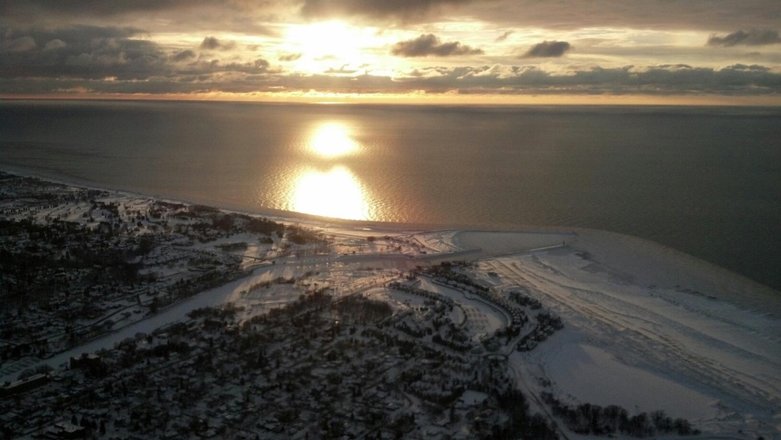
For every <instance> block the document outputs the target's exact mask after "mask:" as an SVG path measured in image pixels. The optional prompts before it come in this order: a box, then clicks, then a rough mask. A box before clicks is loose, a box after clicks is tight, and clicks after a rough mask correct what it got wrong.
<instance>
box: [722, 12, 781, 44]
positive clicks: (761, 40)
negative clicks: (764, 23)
mask: <svg viewBox="0 0 781 440" xmlns="http://www.w3.org/2000/svg"><path fill="white" fill-rule="evenodd" d="M779 6H780V7H781V3H780V4H779ZM778 43H781V37H779V36H778V32H777V31H773V30H768V29H751V30H748V31H744V30H740V31H736V32H732V33H730V34H727V35H724V36H722V37H720V36H717V35H713V36H711V37H710V38H709V39H708V46H727V47H729V46H766V45H768V44H778Z"/></svg>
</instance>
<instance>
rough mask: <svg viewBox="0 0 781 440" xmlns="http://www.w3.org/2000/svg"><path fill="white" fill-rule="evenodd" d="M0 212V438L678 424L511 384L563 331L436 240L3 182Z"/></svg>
mask: <svg viewBox="0 0 781 440" xmlns="http://www.w3.org/2000/svg"><path fill="white" fill-rule="evenodd" d="M0 203H2V205H0V208H1V209H2V218H1V219H0V228H2V230H3V234H2V236H1V237H2V238H0V240H2V243H0V244H1V246H0V252H2V259H0V269H1V271H2V274H3V277H2V281H0V283H2V296H3V297H2V300H3V301H4V304H5V305H6V306H5V307H4V308H3V310H2V316H0V318H2V323H3V325H2V329H3V330H2V336H1V339H0V343H1V344H2V345H1V346H0V349H1V353H2V358H1V359H2V365H0V373H2V377H3V381H4V383H3V385H2V387H1V388H0V413H1V414H2V415H0V426H2V435H4V436H5V437H6V438H16V437H19V436H22V437H32V438H52V439H57V438H171V439H173V438H237V439H255V438H300V439H308V438H443V439H444V438H521V437H523V438H543V439H544V438H559V437H562V436H563V437H566V436H567V433H569V432H575V433H592V434H603V435H608V434H614V433H623V434H625V435H634V436H646V435H652V434H655V433H676V434H679V435H687V434H693V433H696V432H697V430H696V429H694V428H693V427H692V426H691V425H690V424H689V423H688V422H687V421H686V420H684V419H672V418H670V417H667V416H666V415H665V414H664V412H661V411H657V412H655V413H653V414H652V415H651V416H649V415H648V414H646V413H642V414H635V415H630V414H629V413H628V412H627V411H626V410H624V409H623V408H620V407H617V406H612V407H608V408H605V409H604V410H603V409H602V408H601V407H599V406H598V405H590V404H588V403H585V404H584V403H581V402H569V403H568V402H567V401H561V400H559V399H558V398H557V397H556V396H554V394H553V393H552V390H551V389H550V388H549V386H548V385H547V384H546V383H545V380H543V379H541V378H538V379H537V380H535V381H534V385H533V386H532V387H531V388H530V387H529V385H528V384H527V385H526V386H525V389H522V388H521V387H520V386H519V385H520V383H519V381H524V380H525V381H528V380H530V379H532V378H531V377H529V378H527V377H525V375H524V372H523V371H522V369H520V367H519V365H518V364H517V363H516V362H515V361H511V359H518V356H522V355H523V354H524V353H529V352H533V351H534V350H535V348H536V347H537V346H538V345H539V344H543V343H544V341H545V340H546V339H547V338H549V337H550V336H551V335H554V334H556V333H557V332H558V331H560V330H562V329H563V328H565V325H566V323H565V322H564V321H563V320H562V319H561V317H559V316H557V314H556V313H555V312H554V311H552V310H549V309H547V308H546V307H545V306H544V304H542V303H541V301H540V300H539V299H538V298H536V297H535V292H534V289H533V286H531V285H520V284H512V283H504V282H501V281H500V280H499V275H498V274H497V273H495V272H492V271H486V270H482V268H480V267H479V266H478V265H477V264H475V263H474V262H470V261H468V260H464V259H462V258H460V257H464V256H465V255H468V254H469V252H465V251H463V250H459V249H458V248H457V247H455V246H453V245H452V241H448V235H447V233H432V234H428V233H415V234H410V233H384V234H375V233H373V232H372V231H366V230H364V231H352V232H349V233H348V232H345V230H343V229H339V228H331V229H323V228H318V227H317V225H307V224H299V223H292V222H285V221H284V220H280V219H268V218H264V217H257V216H250V215H246V214H239V213H230V212H224V211H220V210H217V209H214V208H209V207H204V206H199V205H191V204H185V203H179V202H167V201H159V200H154V199H150V198H143V197H138V196H134V195H125V194H119V193H115V192H108V191H101V190H93V189H86V188H77V187H73V186H67V185H61V184H57V183H51V182H45V181H42V180H37V179H32V178H23V177H17V176H12V175H7V174H4V175H2V176H0ZM470 252H471V251H470ZM540 389H543V390H546V391H544V392H539V390H540ZM530 391H531V392H532V394H531V395H529V392H530ZM584 405H585V406H584ZM554 412H555V415H554Z"/></svg>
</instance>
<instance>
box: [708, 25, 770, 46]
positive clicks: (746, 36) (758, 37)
mask: <svg viewBox="0 0 781 440" xmlns="http://www.w3.org/2000/svg"><path fill="white" fill-rule="evenodd" d="M778 43H781V37H779V35H778V31H774V30H768V29H751V30H748V31H744V30H739V31H736V32H732V33H730V34H727V35H724V36H722V37H720V36H717V35H711V37H710V38H708V46H726V47H730V46H765V45H768V44H778Z"/></svg>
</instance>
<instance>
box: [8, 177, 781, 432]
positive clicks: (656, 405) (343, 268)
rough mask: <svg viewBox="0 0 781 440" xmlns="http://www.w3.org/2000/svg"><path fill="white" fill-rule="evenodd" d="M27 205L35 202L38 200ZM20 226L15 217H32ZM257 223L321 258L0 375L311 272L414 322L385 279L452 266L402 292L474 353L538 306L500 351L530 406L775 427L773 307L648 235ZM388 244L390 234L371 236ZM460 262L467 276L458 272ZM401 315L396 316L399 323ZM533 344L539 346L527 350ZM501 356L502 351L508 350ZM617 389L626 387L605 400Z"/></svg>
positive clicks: (269, 298)
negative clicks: (450, 304)
mask: <svg viewBox="0 0 781 440" xmlns="http://www.w3.org/2000/svg"><path fill="white" fill-rule="evenodd" d="M8 175H14V176H20V174H19V173H9V174H8ZM26 177H31V176H29V175H27V176H26ZM32 178H33V179H38V180H27V181H24V180H23V181H21V186H29V188H31V189H32V190H33V191H44V189H45V188H46V185H45V184H41V183H36V182H52V185H50V186H49V188H50V189H51V191H52V192H53V193H57V192H61V193H63V194H69V193H70V192H71V191H74V190H73V189H74V188H89V189H92V190H97V191H101V192H100V193H99V194H96V193H87V196H86V198H84V199H83V200H82V201H81V202H80V203H81V204H82V206H87V207H89V205H90V203H89V201H90V200H92V203H93V204H94V203H95V202H98V203H100V202H106V203H119V204H124V205H125V206H140V205H150V204H154V203H156V201H158V200H168V201H173V200H171V199H167V198H157V197H153V196H148V195H142V194H138V193H134V192H128V191H117V190H111V189H105V188H99V187H96V186H94V185H89V186H86V187H85V186H82V185H74V184H72V183H66V182H62V181H61V180H59V181H56V180H54V179H46V178H40V177H37V176H36V177H32ZM38 185H43V186H42V187H40V188H39V187H38ZM59 185H63V186H62V190H60V189H59V188H60V187H59ZM82 191H83V190H82ZM9 194H13V193H9ZM20 194H21V193H20ZM41 194H43V193H41ZM20 197H21V198H19V200H22V201H24V200H28V199H27V198H24V197H22V196H20ZM25 197H26V196H25ZM29 197H31V198H30V200H36V197H35V195H34V194H31V195H30V196H29ZM6 200H7V201H9V200H10V201H12V200H14V199H13V198H10V199H6ZM176 203H180V202H179V201H177V202H176ZM189 203H190V202H181V204H182V205H189ZM85 204H86V205H85ZM189 206H192V205H189ZM125 209H127V208H125ZM174 209H183V210H185V211H186V210H188V209H187V208H184V207H181V208H174ZM219 210H220V212H223V213H244V212H246V211H235V210H227V209H224V208H222V209H219ZM131 212H132V211H131ZM207 212H211V211H207ZM74 213H75V214H71V215H72V217H71V218H76V217H75V216H73V215H76V216H78V217H79V218H81V217H83V216H82V215H80V211H78V209H76V210H75V211H74ZM25 215H26V214H22V216H21V217H17V220H19V219H23V218H28V217H25ZM131 215H132V214H131ZM250 215H259V214H250ZM58 218H59V217H58ZM131 218H132V217H131ZM267 218H268V219H269V220H272V221H275V222H278V223H285V224H286V225H287V226H286V227H298V226H301V227H303V228H307V229H309V230H314V231H316V232H318V233H320V234H322V235H323V236H326V237H327V239H328V241H329V242H330V245H329V248H328V251H327V252H325V253H318V252H311V253H308V252H306V251H304V252H301V253H299V252H297V251H295V250H294V251H293V252H291V253H289V254H284V255H282V254H280V255H276V256H274V257H272V258H274V259H275V262H272V264H265V265H258V266H254V267H252V268H251V269H249V272H247V273H246V274H245V275H243V276H241V277H239V278H236V279H233V280H230V281H226V282H223V283H221V284H219V285H217V286H216V287H209V288H206V289H205V290H200V291H198V292H197V293H195V294H194V295H192V296H189V297H187V298H186V299H184V300H183V301H181V302H177V303H175V304H173V305H172V306H171V307H170V308H165V309H161V310H160V311H159V313H155V314H153V315H150V316H146V317H144V318H142V319H140V320H136V321H133V322H131V323H130V324H129V325H127V326H124V327H121V328H120V327H118V328H117V329H116V331H112V332H109V333H107V334H104V335H103V336H100V337H98V338H96V339H94V340H90V341H89V342H86V343H83V344H78V345H76V346H75V347H71V348H69V349H67V350H65V351H63V352H58V353H57V354H55V355H54V356H52V357H50V358H47V359H44V360H33V358H29V357H28V358H22V359H21V360H19V361H18V362H14V363H11V364H8V365H3V368H4V369H3V371H2V372H3V373H4V376H5V377H6V378H12V376H13V375H16V374H17V373H19V371H20V369H23V368H27V369H30V368H32V367H33V366H36V365H44V364H45V365H49V366H51V367H56V368H59V367H60V366H61V364H62V363H63V362H65V361H67V359H68V358H70V356H71V355H80V354H83V353H85V352H94V351H95V350H97V349H101V348H106V349H110V348H111V347H112V346H114V345H115V344H116V343H117V342H118V341H121V340H125V339H127V338H130V337H134V335H135V336H136V337H137V335H138V334H142V335H143V334H145V335H149V334H152V332H154V331H155V329H156V328H159V327H160V326H165V325H168V324H172V323H175V322H183V321H184V320H185V317H186V316H187V313H189V312H190V311H192V310H195V309H198V308H201V307H204V306H210V307H213V306H219V305H222V304H233V305H235V306H237V307H238V309H240V310H242V312H241V313H242V316H243V318H242V319H248V318H250V317H252V316H255V315H256V314H258V313H266V312H267V311H268V310H270V309H272V308H275V307H278V305H279V304H284V303H286V302H289V301H292V300H294V299H295V298H296V297H298V295H299V293H300V291H301V289H303V287H302V286H304V284H302V285H300V286H293V285H288V284H280V285H279V286H277V287H275V288H272V289H271V290H268V291H267V290H263V291H262V293H253V294H248V292H250V291H253V292H254V290H253V289H254V286H259V285H261V284H262V283H264V282H268V281H269V280H274V279H287V278H288V277H290V279H296V277H303V278H302V279H304V278H306V277H308V276H309V277H313V278H311V279H309V281H307V282H306V284H305V285H310V284H311V282H315V285H317V284H318V283H319V284H320V285H323V286H329V288H333V289H334V292H335V293H334V295H336V296H337V297H342V296H349V295H352V294H355V293H359V294H361V295H367V297H369V298H374V299H377V300H380V301H384V302H385V303H387V304H390V305H391V307H392V308H394V310H396V309H398V310H408V311H410V310H414V306H415V304H418V303H417V302H416V301H417V300H412V302H411V303H410V302H409V301H410V299H409V297H408V296H405V295H406V294H404V293H399V292H396V291H394V290H393V287H390V288H389V287H388V285H386V284H385V283H387V281H388V280H402V281H401V282H402V283H404V282H405V281H403V278H404V275H405V271H407V270H412V269H413V268H417V270H421V269H420V268H421V266H423V267H425V266H431V265H435V264H436V263H437V262H442V261H453V262H454V263H453V265H454V266H456V265H457V266H461V267H462V268H463V269H462V270H463V272H461V270H459V272H458V273H461V274H462V275H463V274H467V275H466V276H467V278H468V279H469V280H471V281H470V282H469V283H476V284H469V283H467V284H463V285H459V284H458V279H459V278H456V279H455V280H456V281H454V282H455V284H450V282H445V283H439V282H437V279H436V276H435V275H432V274H426V273H425V272H424V273H423V274H420V276H417V275H416V277H417V279H416V280H415V281H414V283H416V284H410V285H411V286H413V285H414V286H417V287H415V288H419V289H422V290H421V291H422V292H429V295H436V296H437V297H438V298H450V300H454V301H456V302H458V303H459V304H461V305H462V306H463V307H462V308H461V309H460V310H461V311H462V313H463V314H464V316H468V321H467V322H468V325H467V326H466V327H464V331H465V332H466V334H467V335H468V336H469V337H470V338H472V339H473V340H474V341H479V340H481V339H482V338H484V337H485V336H486V335H490V334H493V332H495V331H499V330H500V329H502V328H504V327H507V326H508V321H507V317H508V315H507V314H506V313H505V311H504V310H503V309H502V307H503V304H507V303H506V302H503V301H507V300H508V299H509V300H510V301H518V304H521V306H520V307H522V308H524V310H526V309H527V308H528V307H529V303H523V302H520V301H519V300H518V299H517V298H518V297H515V298H514V297H513V295H521V296H520V298H527V299H529V298H531V299H532V300H534V301H536V303H537V309H535V310H538V309H539V308H540V307H541V308H542V310H543V312H533V311H532V310H531V309H529V310H527V311H526V312H525V313H527V315H526V316H527V317H528V318H529V319H530V320H532V322H536V324H535V325H529V326H525V327H523V324H522V327H523V329H522V330H521V331H522V332H524V333H526V334H523V333H521V334H520V335H516V337H515V338H516V339H513V340H510V339H508V340H507V343H506V347H504V349H503V351H501V352H502V353H504V354H505V355H506V356H507V357H506V358H505V360H506V361H507V362H508V365H509V366H510V368H511V370H512V371H513V373H512V374H513V377H514V378H515V380H516V381H517V383H518V384H519V387H521V388H522V389H523V390H524V392H525V393H527V394H528V395H530V396H541V395H543V393H553V395H555V396H558V398H559V399H563V401H569V402H575V403H573V405H574V404H577V403H581V402H589V403H593V404H597V405H611V404H616V403H618V404H619V405H621V406H622V407H625V408H635V409H636V411H637V412H639V411H645V412H648V411H653V410H656V409H661V410H665V411H668V412H669V413H671V414H673V415H674V416H675V417H681V416H683V417H685V418H686V419H690V420H692V422H694V423H695V426H698V427H702V429H703V430H704V431H705V432H706V433H709V434H719V435H720V434H726V433H728V432H739V431H736V430H738V429H740V430H743V432H757V433H762V434H765V433H769V432H776V431H777V430H778V429H779V425H778V424H777V421H778V420H781V414H777V413H776V412H775V411H770V412H768V411H767V410H766V408H774V407H777V405H776V403H777V402H778V401H779V399H780V398H781V397H779V392H781V387H779V384H781V382H779V381H778V373H777V371H779V370H778V369H777V366H778V354H779V353H781V351H779V348H781V347H780V346H779V344H781V340H780V339H778V337H777V334H778V333H777V330H778V328H779V327H778V325H779V317H781V301H779V299H781V297H779V294H778V292H775V291H774V290H772V289H770V288H767V287H764V286H761V285H758V284H757V283H755V282H753V281H751V280H748V279H746V278H745V277H742V276H740V275H738V274H735V273H733V272H731V271H729V270H727V269H723V268H720V267H718V266H715V265H713V264H711V263H708V262H706V261H703V260H700V259H698V258H696V257H693V256H690V255H688V254H685V253H683V252H680V251H676V250H675V249H672V248H669V247H665V246H663V245H659V244H657V243H654V242H652V241H649V240H645V239H642V238H638V237H633V236H628V235H624V234H619V233H613V232H607V231H599V230H589V229H583V228H550V227H528V228H526V229H520V228H513V229H505V230H502V229H500V228H495V229H494V230H486V229H479V228H468V227H467V228H464V229H454V227H453V226H452V225H451V226H449V227H446V228H444V229H436V228H432V227H431V226H430V225H429V227H428V228H425V229H424V230H420V229H418V230H415V229H414V228H412V227H411V226H412V225H408V224H390V225H389V224H384V223H381V222H360V221H358V222H356V221H350V220H339V221H336V220H333V221H332V219H319V218H313V216H302V215H296V213H293V214H292V215H286V216H278V217H267ZM418 226H419V225H418ZM383 232H387V235H389V236H390V237H381V234H382V233H383ZM241 234H242V233H241V232H239V237H238V238H236V239H230V240H228V237H225V238H221V237H217V239H216V240H213V242H211V243H212V244H211V245H209V246H212V247H215V246H217V247H219V246H220V245H226V244H230V243H232V242H233V241H236V240H239V241H240V240H247V238H246V237H245V238H242V235H241ZM371 237H374V239H371ZM279 238H280V239H281V238H282V237H281V236H279ZM215 243H216V244H215ZM389 244H390V246H389ZM396 245H399V248H398V250H396V249H394V248H395V246H396ZM201 246H202V245H200V244H196V246H195V248H196V250H202V249H205V248H201ZM402 247H403V249H402ZM356 251H357V253H356ZM253 252H254V251H253ZM459 260H466V262H467V264H465V265H460V264H458V263H457V261H459ZM153 264H165V261H163V262H158V263H153ZM161 273H164V272H161ZM302 274H307V275H302ZM410 283H413V282H412V281H410ZM470 285H474V286H477V285H480V286H483V288H485V289H486V292H488V293H487V294H486V295H487V296H486V297H485V298H488V299H489V301H483V300H482V299H481V298H482V297H481V296H480V295H481V294H480V293H479V291H477V290H470V288H469V286H470ZM486 286H487V287H486ZM413 290H414V289H413ZM465 292H466V293H465ZM470 292H471V293H470ZM375 297H376V298H375ZM503 299H504V300H503ZM131 302H132V301H131ZM524 304H525V305H524ZM494 305H499V306H502V307H498V308H497V307H495V306H494ZM133 307H135V306H133ZM510 307H512V305H510ZM532 307H533V306H532ZM238 309H237V310H238ZM405 313H406V312H405ZM410 313H414V311H413V312H410ZM551 314H552V315H551ZM139 316H140V315H139ZM398 316H400V317H401V318H399V319H402V320H403V319H406V318H405V317H406V316H407V315H406V314H400V315H398ZM512 316H513V319H515V318H514V316H515V315H512ZM545 316H548V317H549V316H553V317H554V319H558V320H559V321H558V322H559V323H561V322H563V323H564V324H563V327H559V331H555V332H554V333H553V334H552V335H551V334H548V333H539V334H538V330H539V329H540V328H547V327H544V326H546V325H548V324H543V318H544V317H545ZM544 319H548V318H544ZM541 325H542V326H543V327H540V326H541ZM538 337H539V338H541V339H537V338H538ZM529 338H531V339H529ZM528 341H534V342H532V343H530V344H531V345H526V343H527V342H528ZM522 343H523V347H522V346H521V345H522ZM506 349H509V350H510V351H507V352H506V353H505V351H506ZM30 362H32V363H30ZM0 376H2V375H0ZM616 383H619V384H622V385H621V386H619V387H618V388H614V387H613V385H614V384H616ZM661 390H663V391H661ZM535 405H536V406H539V408H537V410H542V409H544V408H547V406H546V405H547V404H546V403H543V402H542V401H541V400H536V404H535ZM733 412H734V414H735V416H737V419H736V418H734V417H733V416H732V415H731V414H732V413H733ZM737 438H746V437H745V436H738V437H737Z"/></svg>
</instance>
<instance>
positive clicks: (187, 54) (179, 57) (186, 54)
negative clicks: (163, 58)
mask: <svg viewBox="0 0 781 440" xmlns="http://www.w3.org/2000/svg"><path fill="white" fill-rule="evenodd" d="M195 57H196V55H195V52H193V51H191V50H189V49H187V50H183V51H180V52H176V53H175V54H173V55H172V56H171V59H172V60H173V61H177V62H182V61H187V60H191V59H193V58H195Z"/></svg>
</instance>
